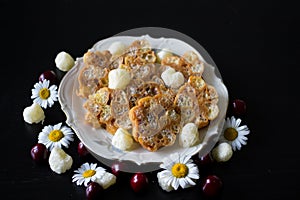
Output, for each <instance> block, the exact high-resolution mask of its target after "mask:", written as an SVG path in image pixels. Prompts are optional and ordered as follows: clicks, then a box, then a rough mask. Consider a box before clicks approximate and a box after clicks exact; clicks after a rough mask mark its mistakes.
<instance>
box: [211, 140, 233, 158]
mask: <svg viewBox="0 0 300 200" xmlns="http://www.w3.org/2000/svg"><path fill="white" fill-rule="evenodd" d="M232 154H233V151H232V147H231V145H230V144H228V143H226V142H223V143H220V144H218V146H217V147H215V148H214V149H213V150H212V156H213V158H214V160H216V161H217V162H226V161H228V160H229V159H230V158H231V157H232Z"/></svg>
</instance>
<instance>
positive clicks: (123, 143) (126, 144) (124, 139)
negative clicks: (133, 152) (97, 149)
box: [111, 128, 133, 151]
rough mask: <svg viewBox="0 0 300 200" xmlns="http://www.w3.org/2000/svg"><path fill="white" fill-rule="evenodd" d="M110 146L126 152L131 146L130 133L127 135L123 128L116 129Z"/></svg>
mask: <svg viewBox="0 0 300 200" xmlns="http://www.w3.org/2000/svg"><path fill="white" fill-rule="evenodd" d="M111 143H112V145H114V146H115V147H116V148H118V149H120V150H122V151H127V150H130V149H131V148H132V145H133V138H132V136H131V134H130V133H128V131H127V130H125V129H123V128H118V129H117V131H116V132H115V134H114V136H113V138H112V141H111Z"/></svg>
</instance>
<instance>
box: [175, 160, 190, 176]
mask: <svg viewBox="0 0 300 200" xmlns="http://www.w3.org/2000/svg"><path fill="white" fill-rule="evenodd" d="M188 171H189V169H188V167H187V166H186V165H185V164H182V163H176V164H175V165H173V167H172V174H173V176H175V177H176V178H183V177H185V176H186V175H187V174H188Z"/></svg>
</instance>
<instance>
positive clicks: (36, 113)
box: [23, 103, 45, 124]
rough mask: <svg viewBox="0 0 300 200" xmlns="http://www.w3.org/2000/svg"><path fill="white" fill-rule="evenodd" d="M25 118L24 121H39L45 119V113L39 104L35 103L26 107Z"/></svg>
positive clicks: (30, 122)
mask: <svg viewBox="0 0 300 200" xmlns="http://www.w3.org/2000/svg"><path fill="white" fill-rule="evenodd" d="M23 118H24V121H25V122H27V123H29V124H32V123H39V122H41V121H42V122H43V121H44V119H45V113H44V111H43V109H42V108H41V106H40V105H39V104H37V103H33V104H32V105H31V106H29V107H26V108H25V109H24V111H23Z"/></svg>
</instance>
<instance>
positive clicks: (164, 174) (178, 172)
mask: <svg viewBox="0 0 300 200" xmlns="http://www.w3.org/2000/svg"><path fill="white" fill-rule="evenodd" d="M160 167H161V168H163V169H165V170H163V171H161V172H158V173H157V178H158V180H159V184H160V186H161V187H162V188H163V189H165V190H167V191H170V190H171V189H174V190H177V189H178V187H179V186H181V187H182V188H183V189H184V188H188V187H191V186H194V185H196V182H195V179H199V170H198V167H197V165H196V164H194V163H193V160H192V159H191V156H187V155H181V154H179V153H178V152H177V153H173V154H171V155H170V156H169V157H168V158H166V159H164V160H163V163H162V164H161V165H160ZM170 187H172V188H170Z"/></svg>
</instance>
